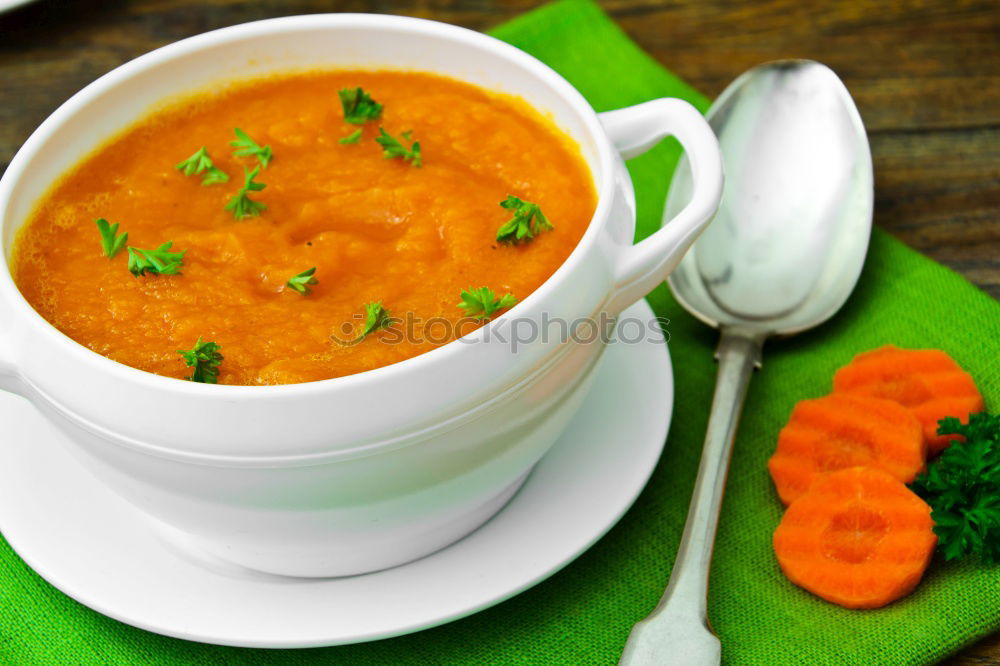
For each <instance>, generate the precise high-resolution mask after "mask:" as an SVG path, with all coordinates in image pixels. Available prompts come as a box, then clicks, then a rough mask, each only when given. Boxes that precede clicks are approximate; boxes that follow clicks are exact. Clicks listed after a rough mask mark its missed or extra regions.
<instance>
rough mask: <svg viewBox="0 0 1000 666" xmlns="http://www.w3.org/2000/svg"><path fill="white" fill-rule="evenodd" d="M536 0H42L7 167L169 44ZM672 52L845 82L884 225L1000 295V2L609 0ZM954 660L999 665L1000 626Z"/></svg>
mask: <svg viewBox="0 0 1000 666" xmlns="http://www.w3.org/2000/svg"><path fill="white" fill-rule="evenodd" d="M538 4H540V3H539V1H538V0H411V1H405V0H345V1H340V2H337V1H333V2H330V1H328V2H322V1H320V0H289V1H280V0H259V1H258V2H243V1H239V0H214V1H208V0H141V1H135V2H125V1H123V0H76V1H70V0H40V1H38V2H36V3H33V4H29V5H27V6H25V7H22V8H21V9H18V10H15V11H13V12H11V13H9V14H6V15H3V16H0V82H2V85H0V170H2V169H5V168H6V166H7V164H8V163H9V162H10V159H11V157H12V156H13V154H14V152H15V151H16V150H17V148H18V147H19V146H20V145H21V143H22V142H23V141H24V140H25V139H26V138H27V136H28V134H29V133H30V132H31V131H32V130H33V129H34V128H35V127H37V126H38V124H39V123H41V122H42V120H43V119H44V118H45V117H46V116H47V115H48V114H49V113H50V112H51V111H52V110H53V109H55V108H56V106H58V105H59V104H60V103H61V102H63V101H64V100H65V99H66V98H67V97H69V96H70V95H71V94H72V93H74V92H76V91H77V90H79V89H80V88H82V87H83V86H84V85H86V84H87V83H89V82H90V81H92V80H94V79H95V78H97V77H98V76H100V75H101V74H103V73H105V72H106V71H108V70H110V69H112V68H114V67H116V66H118V65H120V64H121V63H123V62H125V61H127V60H130V59H132V58H134V57H135V56H137V55H139V54H141V53H144V52H146V51H149V50H150V49H153V48H155V47H157V46H161V45H163V44H166V43H168V42H172V41H175V40H177V39H181V38H183V37H187V36H189V35H192V34H196V33H199V32H204V31H206V30H212V29H214V28H219V27H222V26H226V25H231V24H234V23H242V22H244V21H252V20H256V19H261V18H267V17H272V16H282V15H288V14H303V13H311V12H320V11H360V12H372V11H375V12H387V13H393V14H408V15H412V16H421V17H426V18H433V19H438V20H442V21H447V22H450V23H457V24H459V25H463V26H466V27H470V28H474V29H477V30H482V29H486V28H489V27H490V26H492V25H495V24H497V23H499V22H501V21H503V20H505V19H507V18H511V17H513V16H515V15H517V14H520V13H521V12H523V11H526V10H528V9H530V8H532V7H534V6H536V5H538ZM604 5H605V8H606V9H607V10H608V12H609V13H610V14H611V15H612V16H613V17H614V18H615V19H616V20H617V21H618V22H619V24H621V25H622V26H623V27H624V28H625V30H626V31H627V32H628V33H629V34H630V35H631V36H632V37H633V38H634V39H635V40H636V41H637V42H638V43H639V44H640V45H641V46H643V47H644V48H646V49H647V50H648V51H650V52H651V53H652V54H653V55H654V56H655V57H656V58H657V59H658V60H659V61H660V62H662V63H664V64H665V65H667V66H668V67H670V68H671V69H672V70H673V71H674V72H676V73H677V74H679V75H680V76H682V77H683V78H685V79H686V80H688V81H689V82H691V83H692V84H693V85H694V86H695V87H697V88H699V89H700V90H702V91H703V92H705V93H706V94H708V95H710V96H714V95H717V94H718V93H719V92H720V91H721V90H722V89H723V88H724V87H725V85H726V84H727V83H728V82H729V81H730V80H732V78H733V77H735V76H736V75H737V74H739V73H740V72H742V71H743V70H745V69H747V68H748V67H751V66H753V65H755V64H757V63H760V62H763V61H766V60H774V59H777V58H787V57H799V58H813V59H816V60H820V61H822V62H824V63H826V64H828V65H830V66H831V67H832V68H833V69H834V70H836V71H837V73H838V74H840V76H841V77H842V78H843V79H844V82H845V83H846V84H847V87H848V88H849V89H850V90H851V93H852V94H853V95H854V98H855V99H856V100H857V103H858V106H859V107H860V109H861V115H862V117H863V118H864V120H865V124H866V126H867V127H868V134H869V138H870V140H871V146H872V152H873V154H874V158H875V178H876V201H875V204H876V208H875V222H876V223H877V224H879V225H881V226H882V227H883V228H884V229H886V230H888V231H889V232H890V233H892V234H894V235H895V236H897V237H899V238H900V239H902V240H903V241H904V242H906V243H907V244H909V245H910V246H911V247H914V248H916V249H918V250H920V251H921V252H924V253H925V254H927V255H929V256H931V257H933V258H934V259H936V260H938V261H940V262H942V263H944V264H947V265H948V266H950V267H952V268H953V269H955V270H956V271H958V272H959V273H962V274H963V275H965V277H967V278H968V279H969V280H970V281H972V282H973V283H975V284H977V285H979V286H980V287H981V288H983V289H984V290H986V291H987V292H988V293H990V294H992V295H993V296H994V297H997V298H1000V37H998V35H1000V10H998V9H997V7H996V3H995V0H938V1H937V2H934V1H928V0H911V1H910V2H906V3H903V2H900V3H898V4H896V3H892V2H887V1H885V0H857V1H854V2H851V1H847V0H821V1H808V2H803V1H802V0H770V1H768V2H734V1H728V2H727V1H725V0H609V1H606V2H604ZM948 663H949V664H953V665H958V664H988V663H989V664H997V663H1000V634H996V635H994V636H992V637H990V638H987V639H985V640H984V641H982V642H980V643H979V644H977V645H974V646H972V647H970V648H968V649H966V650H965V651H963V652H962V653H961V654H960V655H958V656H956V657H954V658H953V659H951V660H949V662H948Z"/></svg>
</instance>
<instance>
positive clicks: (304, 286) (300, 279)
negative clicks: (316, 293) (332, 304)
mask: <svg viewBox="0 0 1000 666" xmlns="http://www.w3.org/2000/svg"><path fill="white" fill-rule="evenodd" d="M315 273H316V267H315V266H313V267H312V268H310V269H309V270H307V271H302V272H301V273H299V274H298V275H296V276H295V277H293V278H292V279H291V280H289V281H288V282H286V283H285V284H286V285H288V287H289V288H290V289H294V290H295V291H297V292H299V293H300V294H302V295H303V296H305V295H306V294H308V293H309V292H310V291H312V289H310V288H309V285H313V284H319V280H317V279H316V278H315V277H313V275H314V274H315Z"/></svg>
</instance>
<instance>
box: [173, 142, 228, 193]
mask: <svg viewBox="0 0 1000 666" xmlns="http://www.w3.org/2000/svg"><path fill="white" fill-rule="evenodd" d="M174 168H175V169H178V170H180V171H182V172H183V173H184V175H185V176H194V175H196V174H199V173H202V172H205V177H204V178H202V179H201V184H202V185H212V184H214V183H225V182H227V181H228V180H229V175H228V174H227V173H226V172H225V171H223V170H222V169H220V168H218V167H217V166H215V165H214V164H213V163H212V158H211V157H209V156H208V150H207V149H206V148H205V146H202V147H201V149H200V150H199V151H198V152H196V153H195V154H194V155H192V156H191V157H189V158H187V159H186V160H184V161H183V162H178V163H177V164H175V165H174Z"/></svg>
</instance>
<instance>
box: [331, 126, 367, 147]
mask: <svg viewBox="0 0 1000 666" xmlns="http://www.w3.org/2000/svg"><path fill="white" fill-rule="evenodd" d="M360 140H361V130H359V129H356V130H354V131H353V132H351V133H350V134H348V135H347V136H345V137H344V138H343V139H340V140H339V141H338V142H337V143H341V144H345V145H346V144H349V143H357V142H358V141H360Z"/></svg>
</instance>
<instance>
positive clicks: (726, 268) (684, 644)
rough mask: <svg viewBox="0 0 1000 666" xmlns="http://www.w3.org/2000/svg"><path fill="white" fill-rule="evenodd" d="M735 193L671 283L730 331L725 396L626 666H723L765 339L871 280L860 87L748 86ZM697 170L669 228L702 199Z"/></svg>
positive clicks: (803, 63) (726, 102)
mask: <svg viewBox="0 0 1000 666" xmlns="http://www.w3.org/2000/svg"><path fill="white" fill-rule="evenodd" d="M708 121H709V124H710V125H711V126H712V129H713V130H714V131H715V134H716V136H717V137H718V139H719V143H720V146H721V148H722V157H723V164H724V166H725V169H726V184H725V188H724V190H723V194H722V203H721V205H720V207H719V211H718V213H717V215H716V217H715V219H714V220H713V221H712V223H711V224H710V225H709V227H708V229H706V230H705V232H704V233H703V234H702V236H701V237H700V238H699V239H698V240H697V241H696V242H695V244H694V246H693V247H692V248H691V250H690V251H689V252H688V253H687V255H686V256H685V257H684V259H683V260H682V261H681V263H680V265H679V266H678V268H677V269H676V270H675V272H674V273H673V274H672V275H671V276H670V279H669V283H670V288H671V289H672V290H673V292H674V296H675V297H676V298H677V300H678V301H680V303H681V305H683V306H684V308H686V309H687V310H688V311H689V312H690V313H691V314H693V315H694V316H695V317H697V318H698V319H700V320H702V321H703V322H705V323H706V324H709V325H710V326H714V327H716V328H718V329H719V331H720V334H721V335H720V338H719V346H718V349H717V351H716V358H717V359H718V361H719V369H718V375H717V378H716V385H715V394H714V396H713V398H712V408H711V412H710V414H709V420H708V430H707V432H706V433H705V444H704V448H703V450H702V456H701V463H700V465H699V468H698V477H697V479H696V480H695V487H694V493H693V494H692V498H691V505H690V508H689V509H688V516H687V523H686V524H685V526H684V534H683V536H682V537H681V544H680V547H679V548H678V552H677V558H676V560H675V561H674V564H673V567H672V569H671V572H670V582H669V585H668V586H667V590H666V592H664V594H663V598H662V599H661V600H660V603H659V604H658V605H657V607H656V608H655V609H654V610H653V612H652V613H651V614H650V615H649V617H647V618H646V619H644V620H642V621H641V622H639V623H637V624H636V625H635V627H634V628H633V629H632V633H631V634H630V636H629V639H628V642H627V643H626V645H625V651H624V653H623V654H622V659H621V662H620V663H621V664H627V665H630V666H640V665H642V666H647V665H648V666H654V665H659V664H685V665H695V664H697V665H702V664H704V665H706V666H709V665H711V666H714V665H715V664H718V663H720V661H721V655H722V644H721V643H720V641H719V639H718V638H717V637H716V636H715V635H714V633H713V632H712V630H711V627H710V625H709V621H708V608H707V605H708V604H707V601H706V598H707V592H708V573H709V567H710V565H711V561H712V548H713V546H714V544H715V531H716V527H717V526H718V521H719V511H720V509H721V507H722V495H723V491H724V488H725V482H726V474H727V471H728V469H729V459H730V457H731V454H732V446H733V441H734V439H735V437H736V430H737V426H738V423H739V416H740V411H741V410H742V407H743V401H744V399H745V398H746V393H747V388H748V386H749V383H750V376H751V374H752V373H753V370H754V369H755V368H758V367H760V358H761V350H762V347H763V344H764V340H765V339H767V338H768V337H770V336H773V335H792V334H794V333H798V332H800V331H804V330H806V329H808V328H811V327H813V326H816V325H818V324H820V323H822V322H824V321H826V320H827V319H829V318H830V317H831V316H832V315H833V314H834V313H835V312H836V311H837V310H839V309H840V306H842V305H843V304H844V301H846V300H847V297H848V296H849V295H850V293H851V290H852V289H853V288H854V285H855V283H856V282H857V280H858V276H859V275H860V274H861V267H862V265H863V264H864V259H865V253H866V251H867V249H868V238H869V236H870V234H871V224H872V208H873V205H874V193H873V181H874V179H873V173H872V160H871V152H870V150H869V147H868V138H867V135H866V133H865V128H864V125H863V124H862V122H861V116H860V115H859V114H858V111H857V108H856V107H855V106H854V102H853V100H852V99H851V96H850V94H849V93H848V92H847V88H845V87H844V84H843V83H842V82H841V81H840V79H838V78H837V75H836V74H834V73H833V71H832V70H830V69H829V68H828V67H826V66H824V65H821V64H819V63H817V62H812V61H808V60H786V61H780V62H773V63H767V64H764V65H760V66H758V67H755V68H753V69H751V70H749V71H748V72H746V73H745V74H743V75H742V76H740V77H739V78H738V79H736V80H735V81H734V82H733V83H732V84H731V85H730V86H729V87H728V88H727V89H726V90H725V91H724V92H723V93H722V95H721V96H720V97H719V99H718V100H716V102H715V103H714V104H713V105H712V107H711V108H710V109H709V111H708ZM691 192H692V177H691V174H690V168H689V167H688V166H687V163H686V162H682V163H681V164H680V165H679V166H678V169H677V173H676V175H675V177H674V182H673V184H672V186H671V189H670V194H669V196H668V198H667V206H666V210H665V212H664V215H665V219H670V217H671V215H672V214H673V213H674V212H675V211H677V210H680V209H682V208H683V207H684V206H685V205H686V204H687V202H688V201H689V200H690V199H691Z"/></svg>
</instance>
